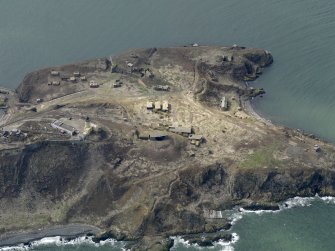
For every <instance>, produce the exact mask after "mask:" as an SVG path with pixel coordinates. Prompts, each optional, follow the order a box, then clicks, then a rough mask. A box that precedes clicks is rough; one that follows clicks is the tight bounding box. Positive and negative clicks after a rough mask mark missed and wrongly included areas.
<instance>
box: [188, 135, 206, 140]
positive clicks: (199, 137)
mask: <svg viewBox="0 0 335 251" xmlns="http://www.w3.org/2000/svg"><path fill="white" fill-rule="evenodd" d="M188 138H189V139H190V140H199V141H201V140H202V139H203V136H202V135H199V134H190V135H189V136H188Z"/></svg>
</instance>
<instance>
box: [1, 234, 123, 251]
mask: <svg viewBox="0 0 335 251" xmlns="http://www.w3.org/2000/svg"><path fill="white" fill-rule="evenodd" d="M83 244H86V245H90V246H94V247H101V246H105V245H109V246H114V247H116V248H120V249H121V250H126V249H125V248H124V246H125V245H124V243H122V242H120V241H116V240H114V239H107V240H104V241H100V242H99V243H96V242H94V241H93V237H92V236H81V237H77V238H75V239H71V240H67V239H66V238H63V237H61V236H55V237H45V238H42V239H40V240H36V241H32V242H30V243H29V244H28V245H24V244H19V245H16V246H7V247H0V251H25V250H32V249H34V248H36V247H41V246H50V245H53V246H74V245H75V246H79V245H83Z"/></svg>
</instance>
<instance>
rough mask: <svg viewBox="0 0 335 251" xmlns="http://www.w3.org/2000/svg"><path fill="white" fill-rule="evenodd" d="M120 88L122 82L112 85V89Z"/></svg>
mask: <svg viewBox="0 0 335 251" xmlns="http://www.w3.org/2000/svg"><path fill="white" fill-rule="evenodd" d="M121 86H122V82H115V83H114V84H113V87H114V88H119V87H121Z"/></svg>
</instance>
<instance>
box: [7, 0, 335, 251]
mask: <svg viewBox="0 0 335 251" xmlns="http://www.w3.org/2000/svg"><path fill="white" fill-rule="evenodd" d="M195 42H196V43H199V44H200V45H201V44H212V45H231V44H234V43H236V44H240V45H244V46H248V47H259V48H264V49H267V50H269V51H270V52H271V53H272V54H273V56H274V59H275V62H274V64H273V65H272V66H271V67H270V68H268V69H267V70H266V71H265V73H264V75H263V76H262V77H261V78H260V79H259V80H257V81H256V82H254V83H253V85H254V86H259V87H264V88H265V90H266V91H267V94H266V95H265V96H264V98H262V99H257V100H255V102H254V105H255V107H256V109H257V111H258V112H260V113H261V114H263V115H264V116H266V117H268V118H269V119H271V120H272V121H273V122H275V123H279V124H283V125H287V126H290V127H296V128H300V129H304V130H306V131H308V132H311V133H314V134H316V135H318V136H320V137H322V138H325V139H328V140H329V141H331V142H335V130H334V125H335V113H334V108H335V99H334V93H335V75H334V74H333V69H334V68H335V60H334V58H335V49H334V44H335V1H333V0H281V1H278V0H253V1H250V0H206V1H203V0H122V1H121V0H99V1H91V0H81V1H77V0H57V1H56V0H53V1H44V0H25V1H22V0H10V1H7V0H0V85H1V86H5V87H9V88H12V89H14V88H16V87H17V86H18V84H19V83H20V81H21V80H22V78H23V76H24V75H25V74H26V73H27V72H30V71H32V70H36V69H39V68H41V67H47V66H52V65H58V64H65V63H70V62H76V61H80V60H83V59H87V58H94V57H101V56H108V55H113V54H116V53H120V52H122V51H124V50H127V49H129V48H138V47H153V46H156V47H165V46H178V45H185V44H190V43H195ZM334 223H335V208H334V205H333V204H329V203H328V204H327V203H325V202H323V201H321V200H317V201H315V202H313V203H311V205H310V206H308V207H297V208H293V209H289V210H284V211H282V212H280V213H273V214H262V215H257V214H246V215H244V216H243V217H242V219H241V220H239V221H237V222H236V224H235V225H234V227H233V230H232V231H233V232H234V233H236V235H237V236H238V237H239V239H238V241H237V242H236V243H233V244H232V245H229V247H228V246H221V247H215V250H220V249H221V250H224V249H227V248H234V249H235V250H316V249H317V250H332V249H333V247H334V246H335V245H334V244H335V243H334V240H333V239H334V238H333V236H334V235H333V232H334V230H335V229H334V227H333V226H335V224H334ZM180 243H182V242H180ZM180 243H179V244H177V247H176V248H175V250H191V249H192V248H194V247H188V246H187V245H186V246H185V245H182V244H180ZM84 245H89V244H84ZM84 248H85V247H84V246H80V245H72V246H71V245H65V246H63V247H58V246H57V245H52V247H50V246H48V247H47V248H46V247H43V246H41V247H35V249H36V250H52V249H53V250H84ZM89 248H90V250H92V249H97V250H113V249H112V248H111V245H109V246H108V245H107V246H106V245H104V246H101V247H95V246H93V247H92V246H90V247H89ZM115 248H116V247H115ZM115 250H118V249H115ZM203 250H206V249H203ZM210 250H214V249H210Z"/></svg>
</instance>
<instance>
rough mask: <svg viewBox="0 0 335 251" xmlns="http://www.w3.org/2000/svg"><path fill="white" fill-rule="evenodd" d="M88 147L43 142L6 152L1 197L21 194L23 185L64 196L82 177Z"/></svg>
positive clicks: (56, 195) (40, 191)
mask: <svg viewBox="0 0 335 251" xmlns="http://www.w3.org/2000/svg"><path fill="white" fill-rule="evenodd" d="M87 151H88V148H87V147H86V146H85V145H72V144H70V143H57V142H52V143H51V142H49V143H47V142H46V143H40V144H35V145H29V146H27V147H25V148H23V149H20V150H17V151H2V152H0V155H1V157H0V158H1V163H0V170H1V171H0V177H1V180H2V182H1V186H0V187H1V193H0V198H1V197H8V198H11V197H17V196H18V195H19V193H20V191H21V189H23V188H25V189H26V188H28V187H29V190H32V191H34V192H36V193H38V194H41V195H43V196H52V197H53V198H57V197H60V196H62V195H64V193H65V192H66V191H67V189H68V188H69V187H73V186H74V185H75V183H76V182H77V181H78V179H79V178H80V173H82V170H81V169H82V168H83V165H82V163H84V162H85V160H86V156H87V154H88V152H87Z"/></svg>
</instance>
